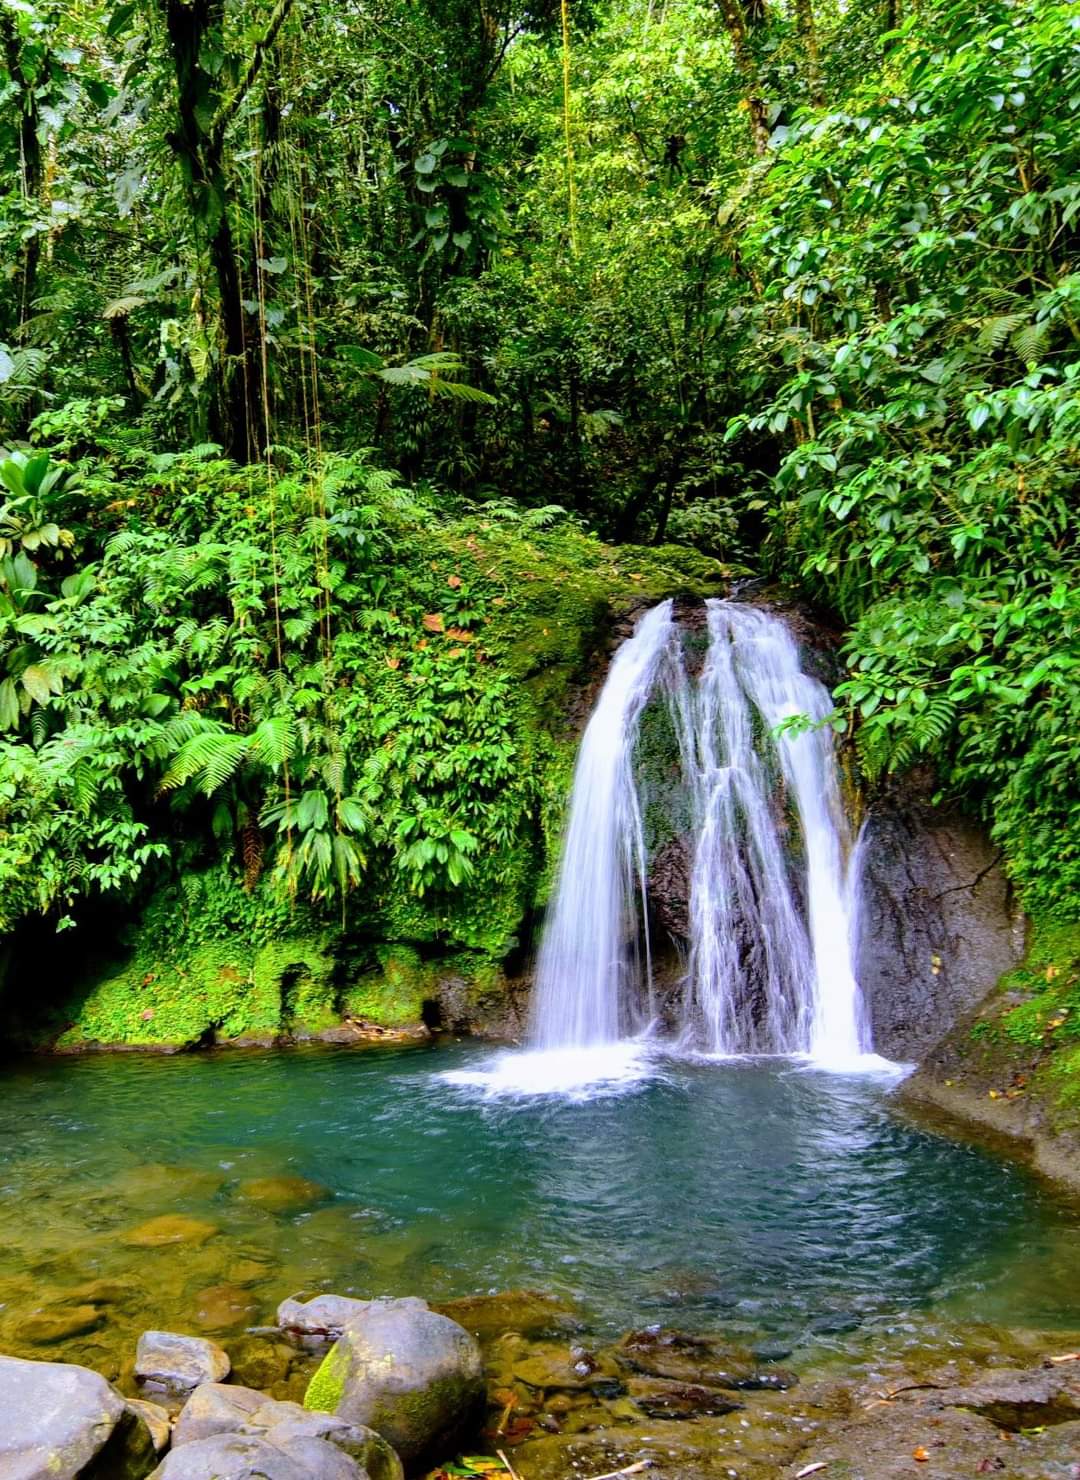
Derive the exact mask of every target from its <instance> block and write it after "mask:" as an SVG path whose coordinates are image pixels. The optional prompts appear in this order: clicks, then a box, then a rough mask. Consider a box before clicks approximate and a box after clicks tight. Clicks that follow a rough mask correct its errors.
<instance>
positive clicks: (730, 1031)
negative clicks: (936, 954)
mask: <svg viewBox="0 0 1080 1480" xmlns="http://www.w3.org/2000/svg"><path fill="white" fill-rule="evenodd" d="M706 609H707V624H708V633H707V636H708V646H707V652H706V655H705V659H704V663H703V666H702V668H701V671H700V673H699V674H698V675H697V677H696V679H692V678H691V676H690V673H689V671H688V667H687V663H686V661H685V658H684V655H683V651H682V645H681V641H680V633H679V630H678V628H677V626H676V624H675V622H674V618H673V612H672V603H671V602H670V601H667V602H664V603H662V604H661V605H660V606H657V607H654V608H653V609H652V610H651V611H649V612H648V613H647V614H646V615H645V616H644V617H643V618H642V619H641V621H640V622H639V623H638V626H637V628H636V630H635V632H634V634H633V636H632V637H631V638H629V639H628V640H627V641H626V642H625V643H624V644H623V645H622V646H621V647H620V648H619V650H618V651H617V653H616V655H615V658H614V661H613V662H612V665H611V670H610V672H609V674H608V678H607V682H606V683H605V685H604V688H603V690H602V692H601V694H600V697H599V700H598V701H597V705H596V709H595V711H594V713H593V715H592V718H591V719H590V721H589V725H588V728H587V729H586V731H585V735H584V737H583V739H582V743H581V748H580V752H579V755H578V760H577V767H576V770H575V773H574V784H573V791H572V795H571V799H570V812H569V819H568V824H567V830H566V837H565V841H564V845H563V851H562V857H561V861H560V864H559V870H558V875H557V879H556V885H555V891H554V898H553V904H552V908H551V911H550V917H549V922H548V925H547V929H546V931H545V934H544V939H543V943H542V947H541V951H540V958H539V962H538V972H537V983H536V990H535V993H534V1000H533V1017H532V1026H531V1032H530V1038H531V1042H532V1044H533V1045H534V1046H535V1047H537V1048H548V1049H550V1048H563V1049H567V1048H589V1047H596V1046H599V1045H603V1044H612V1043H615V1042H617V1041H618V1040H619V1039H620V1038H624V1037H626V1036H627V1035H630V1034H633V1033H634V1032H640V1031H641V1030H642V1029H643V1028H644V1027H646V1026H647V1025H648V1024H649V1022H650V1021H651V1020H652V1019H653V1017H654V1014H655V1004H654V1001H653V980H652V950H651V944H650V940H649V930H648V871H649V859H648V855H647V849H646V829H645V826H644V823H643V804H642V794H643V793H642V787H643V782H642V781H641V778H640V777H639V776H638V775H636V774H635V772H636V770H640V769H641V766H640V763H639V765H638V766H637V767H635V751H636V747H637V741H638V737H639V731H640V726H641V719H642V715H643V712H644V711H645V709H646V706H647V705H648V704H650V703H653V702H655V703H657V704H660V705H662V706H664V708H665V710H666V714H667V718H668V722H669V725H670V728H671V731H672V732H673V733H674V736H675V744H676V750H677V755H676V756H675V757H674V758H673V762H672V764H673V767H674V768H675V769H677V770H678V771H680V772H681V775H680V776H679V778H678V790H679V793H680V797H681V807H680V815H681V816H682V817H683V819H684V825H688V829H689V835H688V837H687V839H686V840H685V841H686V847H687V850H688V852H689V855H690V890H689V894H690V897H689V945H688V954H687V969H686V973H685V978H684V980H683V982H682V984H681V988H680V990H679V992H678V993H676V998H677V1000H676V1002H675V1005H674V1008H672V1006H671V1004H670V1003H668V1004H666V1009H665V1011H666V1018H667V1022H666V1026H667V1027H668V1028H669V1029H670V1031H671V1033H672V1035H673V1037H674V1040H675V1043H676V1044H677V1046H678V1047H679V1048H681V1049H683V1050H686V1051H694V1052H705V1053H709V1054H721V1055H726V1054H793V1055H794V1054H799V1055H806V1056H808V1057H809V1058H811V1059H812V1060H815V1061H818V1062H822V1063H828V1062H834V1063H846V1062H851V1061H854V1060H857V1059H858V1058H859V1057H860V1056H861V1055H864V1054H866V1053H868V1052H869V1050H870V1044H869V1038H868V1032H867V1028H866V1024H865V1021H864V1014H863V1011H862V1002H861V996H860V992H859V988H858V984H857V982H856V979H855V972H854V967H853V954H854V938H853V928H852V919H851V916H852V912H853V909H854V902H855V890H854V889H853V887H852V886H851V883H850V881H849V877H848V863H849V858H850V856H851V853H852V849H851V841H850V837H849V834H848V828H847V822H846V819H845V816H844V809H843V806H842V803H841V797H840V791H839V786H838V782H837V770H836V761H835V756H834V752H833V737H832V731H831V729H830V728H829V726H828V725H827V724H823V723H822V721H824V720H825V719H827V717H828V715H829V714H830V713H831V712H832V702H831V699H830V697H829V693H828V691H827V689H826V688H825V687H824V685H822V684H821V683H819V682H818V681H817V680H816V679H815V678H813V677H811V676H810V675H809V674H807V673H805V672H804V671H803V669H802V666H801V664H800V661H799V653H798V648H797V646H796V644H795V641H794V639H793V638H792V636H791V633H790V632H789V630H788V628H787V627H786V625H785V624H784V622H783V621H782V620H781V619H780V618H779V617H777V616H775V615H774V614H772V613H770V612H766V611H762V610H760V609H758V608H755V607H751V606H745V605H742V604H740V603H737V602H728V601H718V600H714V601H709V602H707V603H706ZM785 721H793V723H791V724H785ZM687 819H688V824H687V822H686V820H687Z"/></svg>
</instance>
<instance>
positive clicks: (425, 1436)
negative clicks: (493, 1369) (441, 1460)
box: [304, 1299, 485, 1464]
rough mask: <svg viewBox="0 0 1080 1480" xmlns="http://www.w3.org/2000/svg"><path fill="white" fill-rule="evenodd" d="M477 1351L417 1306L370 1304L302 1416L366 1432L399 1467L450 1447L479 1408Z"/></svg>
mask: <svg viewBox="0 0 1080 1480" xmlns="http://www.w3.org/2000/svg"><path fill="white" fill-rule="evenodd" d="M484 1392H485V1389H484V1372H483V1360H482V1358H481V1354H480V1348H479V1346H478V1345H477V1343H476V1340H475V1338H474V1337H472V1336H470V1335H469V1333H468V1332H467V1331H465V1330H464V1329H463V1328H462V1327H461V1326H459V1325H458V1324H457V1323H456V1322H455V1321H451V1320H450V1319H449V1318H448V1317H446V1316H443V1315H439V1314H438V1313H437V1312H436V1311H433V1310H430V1309H429V1308H428V1306H427V1305H426V1303H425V1302H424V1301H422V1300H413V1299H407V1300H373V1301H371V1302H370V1303H369V1304H368V1305H367V1306H366V1307H365V1309H364V1310H363V1311H361V1312H360V1313H359V1314H358V1315H356V1316H354V1317H353V1318H352V1319H351V1320H350V1321H349V1322H348V1324H347V1325H346V1326H345V1329H344V1331H343V1332H342V1335H341V1338H340V1340H339V1341H337V1342H336V1343H335V1345H334V1346H333V1347H332V1348H331V1350H330V1351H329V1353H328V1354H327V1356H326V1358H325V1359H324V1361H323V1364H322V1366H321V1367H320V1368H319V1370H318V1371H317V1372H316V1374H315V1376H314V1377H313V1378H312V1381H311V1385H310V1387H309V1388H308V1391H307V1396H306V1397H305V1399H304V1406H305V1407H306V1408H308V1409H314V1410H323V1411H326V1412H330V1413H336V1414H337V1415H338V1416H339V1417H341V1418H346V1419H348V1420H349V1421H350V1422H351V1423H356V1424H362V1425H364V1426H366V1427H369V1428H373V1429H375V1431H376V1432H377V1433H379V1434H381V1435H382V1436H383V1438H384V1439H386V1440H388V1442H389V1443H390V1444H392V1445H393V1447H394V1449H396V1450H397V1452H398V1454H399V1455H400V1456H401V1458H402V1459H403V1460H404V1461H405V1462H406V1464H412V1463H415V1462H416V1461H418V1460H419V1459H421V1458H423V1457H424V1456H426V1455H429V1454H432V1453H434V1452H436V1451H440V1450H441V1451H444V1452H445V1451H446V1450H450V1449H452V1448H453V1447H454V1444H455V1442H456V1441H457V1440H458V1439H460V1438H461V1437H462V1436H463V1435H464V1434H465V1433H467V1431H468V1429H469V1428H470V1427H471V1426H472V1425H473V1424H474V1423H475V1422H477V1421H478V1419H479V1417H480V1415H481V1413H482V1409H483V1404H484Z"/></svg>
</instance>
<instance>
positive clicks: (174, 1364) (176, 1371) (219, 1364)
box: [135, 1331, 232, 1392]
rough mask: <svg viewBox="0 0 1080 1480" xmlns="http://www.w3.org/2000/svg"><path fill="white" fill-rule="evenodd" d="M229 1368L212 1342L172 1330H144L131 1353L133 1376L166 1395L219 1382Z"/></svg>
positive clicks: (228, 1363)
mask: <svg viewBox="0 0 1080 1480" xmlns="http://www.w3.org/2000/svg"><path fill="white" fill-rule="evenodd" d="M231 1365H232V1364H231V1363H230V1361H229V1358H228V1356H227V1355H226V1353H225V1352H224V1351H222V1349H221V1347H220V1346H218V1345H217V1343H216V1342H214V1341H207V1340H206V1338H205V1337H203V1336H180V1335H178V1334H177V1333H176V1332H175V1331H144V1332H143V1334H142V1335H141V1336H140V1337H139V1344H138V1346H137V1348H136V1350H135V1376H136V1377H137V1378H138V1380H139V1381H140V1382H141V1383H144V1384H146V1386H148V1387H153V1388H159V1389H162V1390H164V1391H166V1392H168V1391H172V1392H189V1391H190V1390H191V1389H192V1388H196V1387H198V1386H199V1384H200V1383H204V1382H221V1381H222V1379H223V1378H226V1377H228V1375H229V1370H230V1367H231Z"/></svg>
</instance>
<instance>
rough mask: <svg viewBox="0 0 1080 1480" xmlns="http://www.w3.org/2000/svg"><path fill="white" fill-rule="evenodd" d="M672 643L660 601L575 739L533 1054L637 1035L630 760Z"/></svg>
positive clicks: (644, 961) (641, 889)
mask: <svg viewBox="0 0 1080 1480" xmlns="http://www.w3.org/2000/svg"><path fill="white" fill-rule="evenodd" d="M674 640H675V625H674V621H673V618H672V603H671V602H670V601H665V602H662V603H661V604H660V605H659V606H656V607H653V608H652V610H651V611H649V612H647V613H646V614H645V616H644V617H642V619H641V621H640V622H639V623H638V625H637V628H636V630H635V632H634V635H633V636H632V637H631V638H630V639H629V640H628V641H627V642H624V643H623V645H622V646H621V647H620V648H619V650H618V652H617V653H616V654H615V657H614V660H613V661H612V664H611V670H610V672H609V673H608V677H607V682H606V683H605V684H604V687H603V691H602V692H601V694H600V698H599V700H598V701H597V705H596V708H595V710H594V711H593V715H592V718H591V719H590V720H589V724H588V727H587V729H586V731H585V734H584V736H583V738H582V741H581V748H580V750H579V752H578V759H577V766H576V768H575V771H574V786H573V791H572V793H571V797H570V816H569V821H568V824H567V830H566V838H565V840H564V842H563V851H562V858H561V861H560V864H559V873H558V879H557V881H556V886H555V899H554V905H553V908H552V911H551V916H550V918H549V921H548V925H547V929H546V930H545V932H544V940H543V945H542V947H541V950H540V960H539V964H538V968H537V977H536V989H535V992H534V994H533V1014H532V1028H531V1033H530V1038H531V1040H532V1042H533V1044H534V1045H535V1046H536V1047H537V1048H568V1047H573V1048H591V1047H595V1046H598V1045H600V1044H606V1043H614V1042H616V1041H617V1040H618V1039H619V1038H620V1037H622V1036H624V1034H625V1033H627V1032H632V1031H634V1030H636V1029H639V1028H640V1027H642V1026H644V1022H643V1021H642V1017H643V1014H642V1012H641V1008H640V1005H639V1004H640V1002H641V999H642V997H643V996H644V999H645V1002H646V1003H647V1002H648V998H649V993H650V989H651V963H650V959H649V938H648V927H647V924H646V923H645V921H644V916H642V926H641V928H640V929H639V927H638V914H637V909H638V900H639V899H640V900H644V898H645V895H646V869H647V859H646V855H645V839H644V832H643V828H642V820H641V806H640V803H639V801H638V794H637V787H636V785H635V781H634V773H633V765H632V758H633V750H634V742H635V740H636V738H637V728H638V721H639V720H640V718H641V711H642V709H643V708H644V707H645V704H646V702H647V701H648V698H649V695H650V693H651V692H652V689H653V685H654V683H655V681H656V676H657V671H658V669H659V668H660V665H661V663H662V661H663V659H664V657H665V654H669V653H670V652H672V650H673V647H674ZM639 943H640V944H639ZM642 947H643V948H642ZM642 977H644V981H642ZM642 986H644V993H642V991H641V988H642ZM647 1015H648V1014H647V1011H646V1013H645V1016H646V1017H647Z"/></svg>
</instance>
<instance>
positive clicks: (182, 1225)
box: [120, 1213, 220, 1249]
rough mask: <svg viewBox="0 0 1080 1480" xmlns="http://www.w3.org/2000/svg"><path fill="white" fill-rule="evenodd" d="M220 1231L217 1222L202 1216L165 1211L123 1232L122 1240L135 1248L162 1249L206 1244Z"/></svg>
mask: <svg viewBox="0 0 1080 1480" xmlns="http://www.w3.org/2000/svg"><path fill="white" fill-rule="evenodd" d="M218 1232H220V1230H219V1228H218V1226H217V1224H216V1223H207V1222H206V1221H205V1220H204V1219H202V1218H191V1217H189V1216H188V1214H187V1213H163V1214H162V1215H161V1217H160V1218H148V1219H147V1221H146V1222H145V1223H140V1224H139V1225H138V1227H137V1228H130V1229H128V1231H127V1232H126V1233H122V1234H121V1235H120V1242H121V1243H122V1244H127V1245H129V1247H131V1248H133V1249H160V1248H164V1247H165V1246H167V1245H168V1244H205V1243H206V1241H207V1239H211V1238H213V1237H214V1235H215V1234H216V1233H218Z"/></svg>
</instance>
